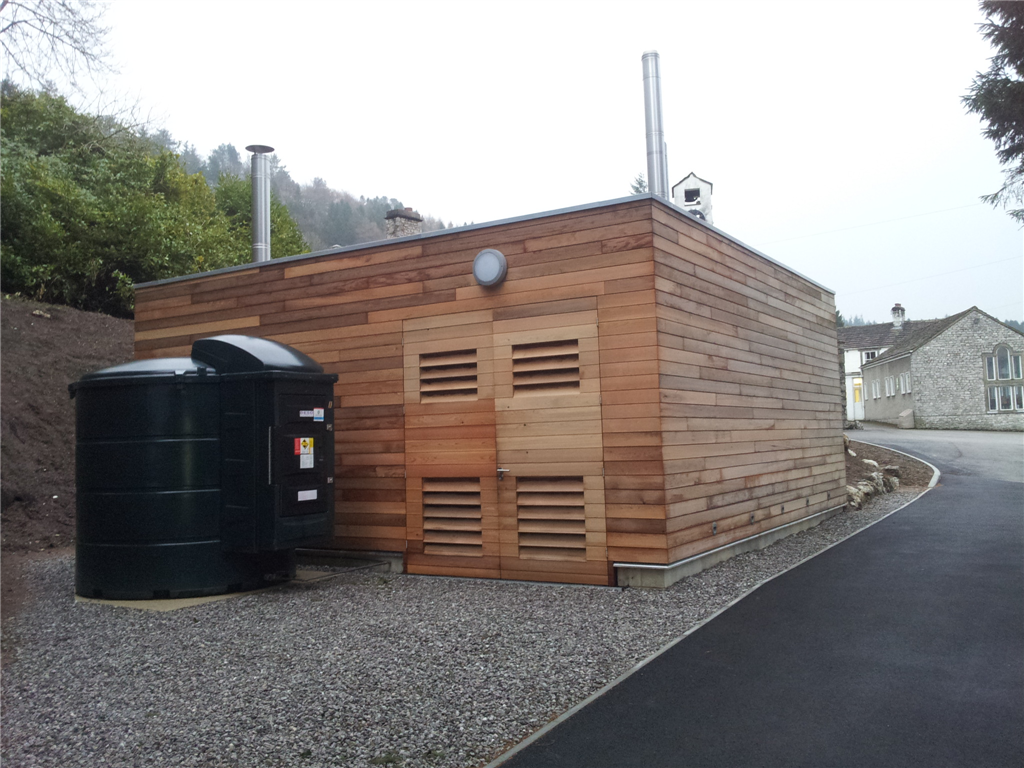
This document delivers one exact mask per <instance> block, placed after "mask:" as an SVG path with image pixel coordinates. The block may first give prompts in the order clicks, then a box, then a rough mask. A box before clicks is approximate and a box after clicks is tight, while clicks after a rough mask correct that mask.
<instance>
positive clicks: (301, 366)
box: [69, 336, 337, 600]
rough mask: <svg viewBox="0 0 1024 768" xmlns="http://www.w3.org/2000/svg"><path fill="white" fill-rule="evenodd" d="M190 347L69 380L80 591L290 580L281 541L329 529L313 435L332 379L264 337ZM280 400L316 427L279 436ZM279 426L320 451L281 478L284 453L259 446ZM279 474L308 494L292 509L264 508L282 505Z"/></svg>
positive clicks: (326, 463)
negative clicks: (185, 354) (185, 353)
mask: <svg viewBox="0 0 1024 768" xmlns="http://www.w3.org/2000/svg"><path fill="white" fill-rule="evenodd" d="M196 344H197V347H194V348H193V355H192V357H190V358H163V359H157V360H142V361H135V362H131V363H126V364H124V365H118V366H114V367H112V368H106V369H103V370H100V371H95V372H93V373H90V374H86V375H85V376H83V377H82V378H81V379H80V380H79V381H78V382H75V383H74V384H72V385H71V386H70V387H69V390H70V392H71V396H72V397H74V398H75V399H76V451H75V454H76V487H77V541H76V563H75V591H76V592H77V593H78V594H79V595H82V596H85V597H94V598H103V599H112V600H134V599H154V598H173V597H190V596H200V595H211V594H221V593H225V592H234V591H241V590H247V589H252V588H256V587H259V586H262V585H264V584H266V583H267V581H268V579H283V578H290V577H293V576H294V573H295V554H294V553H295V549H294V548H295V547H296V546H307V545H310V544H313V543H323V540H324V538H325V537H327V536H329V535H330V531H331V528H332V526H333V513H334V504H333V493H330V491H331V490H333V485H331V483H333V461H334V459H333V457H334V453H333V434H330V435H329V437H328V436H327V435H326V434H325V431H326V430H327V429H333V408H332V406H333V382H334V381H336V379H337V376H336V375H333V374H325V373H323V368H321V367H320V366H319V365H318V364H316V363H315V362H314V361H312V360H311V359H310V358H308V357H306V356H305V355H303V354H302V353H301V352H298V351H297V350H293V349H292V348H290V347H287V346H285V345H283V344H277V343H276V342H271V341H268V340H266V339H254V338H252V337H243V336H231V337H228V336H225V337H218V338H217V339H205V340H202V342H197V343H196ZM204 345H205V346H204ZM211 352H216V354H211ZM197 358H203V359H197ZM211 359H214V360H216V362H217V363H218V365H219V367H214V365H212V364H211V363H210V360H211ZM296 398H298V400H296ZM311 398H312V399H316V398H319V399H318V400H316V402H313V400H311ZM293 401H294V402H299V403H301V404H302V405H303V406H304V407H305V408H306V410H305V411H304V412H309V413H314V412H315V413H317V414H318V415H319V420H318V421H319V423H317V424H313V423H308V424H307V423H300V424H299V425H297V426H295V427H294V428H292V429H290V431H289V429H288V428H287V425H282V424H281V423H279V422H281V421H282V418H283V417H287V416H288V414H289V413H290V410H291V409H289V408H288V407H286V406H287V404H289V403H292V402H293ZM307 401H308V402H307ZM311 404H312V405H319V410H314V408H313V407H312V405H311ZM284 420H287V419H286V418H285V419H284ZM307 421H309V422H312V421H313V420H312V418H310V419H308V420H307ZM285 433H287V434H285ZM292 433H295V434H300V435H301V436H302V439H304V440H306V441H308V443H310V444H311V445H312V444H316V446H317V449H318V451H319V455H317V456H315V458H316V461H315V462H313V461H312V460H311V459H313V458H314V457H313V456H304V457H300V458H303V459H304V462H303V470H302V472H295V471H292V472H290V474H289V472H286V471H285V470H286V469H290V468H291V463H288V462H286V461H285V458H284V457H283V451H279V452H278V453H280V454H282V456H281V457H280V458H277V459H275V457H274V451H273V450H271V448H272V447H273V445H274V442H275V437H276V436H278V435H280V437H278V439H277V442H279V443H280V442H282V441H284V440H288V441H291V440H293V439H294V438H293V435H292ZM316 436H320V437H319V439H318V440H315V437H316ZM314 441H315V442H314ZM289 445H291V443H289ZM288 458H290V457H288ZM286 464H287V466H285V465H286ZM307 465H309V467H308V469H307V468H306V467H307ZM278 475H280V476H282V477H284V478H285V479H286V480H287V482H286V483H283V482H278V481H277V476H278ZM289 483H290V486H289V487H291V486H295V487H297V488H298V489H299V490H298V491H297V493H302V494H304V497H303V498H308V497H310V496H311V495H313V496H314V498H317V499H319V500H320V502H319V503H318V504H306V505H298V510H297V512H296V510H295V509H294V508H290V509H284V508H283V507H282V505H281V504H276V505H275V504H274V503H273V500H274V499H280V498H281V497H282V494H285V496H284V498H285V501H287V498H288V497H287V493H286V491H285V490H282V485H288V484H289ZM225 485H226V486H227V488H228V490H227V491H225V490H224V488H225ZM328 485H329V486H330V487H329V489H328V488H327V487H326V486H328ZM310 488H324V490H323V491H321V492H320V493H319V494H316V492H315V491H311V490H309V489H310ZM225 500H228V501H229V502H230V503H228V504H225ZM268 500H269V501H268ZM292 507H295V505H294V504H293V505H292ZM279 518H280V519H279ZM240 532H241V533H240ZM250 532H251V533H250Z"/></svg>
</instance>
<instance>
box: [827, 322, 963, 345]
mask: <svg viewBox="0 0 1024 768" xmlns="http://www.w3.org/2000/svg"><path fill="white" fill-rule="evenodd" d="M946 319H949V318H946ZM941 322H943V321H942V320H904V321H903V327H902V328H899V329H897V328H894V327H893V324H892V323H878V324H876V325H847V326H844V327H842V328H836V335H837V336H838V337H839V345H840V346H841V347H843V348H844V349H877V348H878V347H891V346H893V345H894V344H896V343H897V342H898V341H900V340H902V339H905V338H907V336H910V335H913V334H917V333H920V332H922V331H924V330H925V329H926V328H930V327H931V326H932V325H934V324H935V323H941Z"/></svg>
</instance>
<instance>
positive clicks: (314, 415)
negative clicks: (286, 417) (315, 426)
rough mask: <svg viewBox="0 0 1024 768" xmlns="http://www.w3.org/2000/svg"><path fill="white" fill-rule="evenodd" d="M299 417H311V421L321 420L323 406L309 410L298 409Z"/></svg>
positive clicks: (322, 417) (322, 418)
mask: <svg viewBox="0 0 1024 768" xmlns="http://www.w3.org/2000/svg"><path fill="white" fill-rule="evenodd" d="M299 418H300V419H312V420H313V421H323V420H324V409H323V408H313V409H312V410H309V411H299Z"/></svg>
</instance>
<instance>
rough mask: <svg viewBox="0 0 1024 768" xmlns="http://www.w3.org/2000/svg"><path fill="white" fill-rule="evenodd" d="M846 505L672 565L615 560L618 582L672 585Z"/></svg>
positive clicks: (803, 527)
mask: <svg viewBox="0 0 1024 768" xmlns="http://www.w3.org/2000/svg"><path fill="white" fill-rule="evenodd" d="M845 508H846V505H845V504H843V505H840V506H838V507H832V508H831V509H826V510H823V511H822V512H818V513H817V514H816V515H811V516H810V517H805V518H803V519H802V520H794V521H793V522H792V523H787V524H786V525H780V526H779V527H778V528H772V529H771V530H770V531H765V532H764V533H759V534H757V535H755V536H748V537H747V538H745V539H740V540H739V541H734V542H733V543H732V544H726V545H725V546H722V547H718V548H717V549H712V550H711V551H710V552H702V553H701V554H699V555H694V556H693V557H688V558H686V559H685V560H677V561H676V562H674V563H670V564H669V565H648V564H647V563H615V575H616V581H617V583H618V585H619V586H620V587H646V588H648V589H665V588H666V587H671V586H672V585H673V584H675V583H676V582H677V581H679V580H680V579H685V578H686V577H687V576H692V575H693V574H695V573H700V572H701V571H704V570H707V569H708V568H710V567H711V566H713V565H718V564H719V563H721V562H724V561H725V560H728V559H729V558H730V557H734V556H736V555H742V554H743V553H744V552H753V551H755V550H758V549H764V548H765V547H767V546H769V545H771V544H774V543H775V542H776V541H778V540H779V539H784V538H786V537H787V536H792V535H793V534H794V533H800V531H806V530H807V529H808V528H813V527H814V526H816V525H818V523H823V522H825V521H826V520H828V519H829V518H830V517H832V516H833V515H836V514H838V513H839V512H841V511H842V510H843V509H845Z"/></svg>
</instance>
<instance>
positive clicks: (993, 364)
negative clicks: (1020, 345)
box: [985, 347, 1024, 413]
mask: <svg viewBox="0 0 1024 768" xmlns="http://www.w3.org/2000/svg"><path fill="white" fill-rule="evenodd" d="M985 378H986V379H988V380H989V381H998V382H1000V384H999V385H998V386H989V387H988V388H987V392H986V395H987V400H988V410H989V412H991V413H996V412H998V411H1024V372H1022V371H1021V356H1020V354H1018V353H1016V352H1013V351H1011V350H1010V349H1009V347H997V348H996V349H995V350H993V354H991V355H986V356H985ZM1003 382H1005V383H1003Z"/></svg>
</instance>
